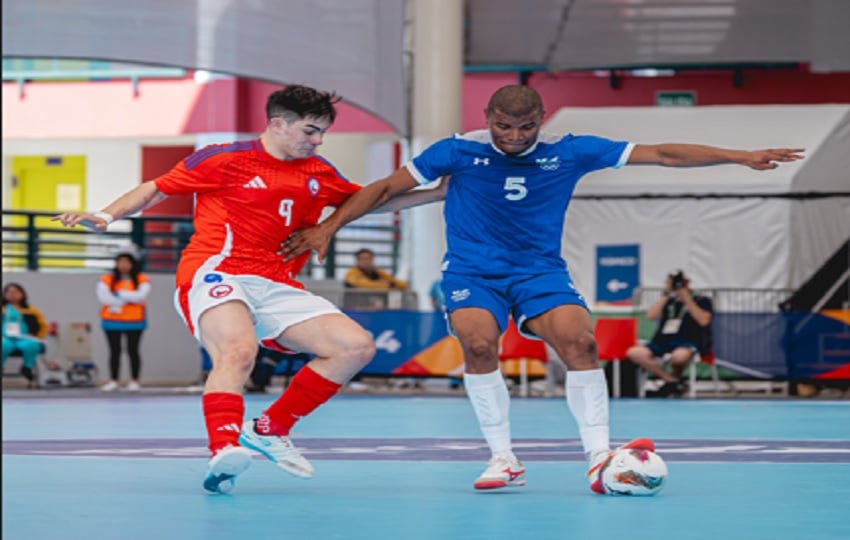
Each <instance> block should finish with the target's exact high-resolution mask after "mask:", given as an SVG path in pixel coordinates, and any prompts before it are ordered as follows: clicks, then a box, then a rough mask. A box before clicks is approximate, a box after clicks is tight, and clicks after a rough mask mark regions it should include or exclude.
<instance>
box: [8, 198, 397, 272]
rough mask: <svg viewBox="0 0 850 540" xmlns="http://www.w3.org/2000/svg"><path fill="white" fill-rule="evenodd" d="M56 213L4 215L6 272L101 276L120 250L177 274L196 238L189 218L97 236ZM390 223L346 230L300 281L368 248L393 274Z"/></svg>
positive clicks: (393, 225)
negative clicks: (65, 224) (58, 218)
mask: <svg viewBox="0 0 850 540" xmlns="http://www.w3.org/2000/svg"><path fill="white" fill-rule="evenodd" d="M56 213H57V212H55V211H51V212H45V211H41V212H39V211H29V210H3V212H2V216H3V226H2V230H3V238H2V242H3V250H2V267H3V270H4V271H7V270H31V271H86V270H91V271H101V270H103V269H104V268H111V267H112V265H113V260H114V257H115V254H116V253H117V252H118V251H119V250H121V249H125V248H130V247H132V248H133V250H134V251H136V252H137V253H138V255H139V258H140V259H141V262H142V267H143V268H144V270H145V271H146V272H153V273H173V272H174V271H175V270H176V268H177V262H178V260H179V258H180V253H181V252H182V251H183V248H185V247H186V246H187V245H188V243H189V240H190V238H191V237H192V233H193V232H194V228H193V226H192V218H190V217H163V216H140V217H132V218H127V219H122V220H118V221H116V222H115V223H114V224H113V225H111V226H110V228H109V231H107V232H104V233H95V232H92V231H89V230H87V229H83V228H80V227H75V228H72V229H68V228H64V227H61V226H59V225H58V224H57V223H55V222H52V221H50V218H52V217H53V216H54V215H56ZM388 223H390V224H388V225H378V224H369V223H366V224H360V225H354V224H351V225H348V226H346V227H344V228H343V229H341V230H340V231H339V233H338V234H337V236H336V237H335V238H333V239H332V240H331V244H330V246H329V248H328V254H327V257H326V259H325V261H324V263H323V264H319V262H318V260H317V258H316V257H311V259H310V260H309V261H308V263H307V264H306V265H305V266H304V268H303V269H302V271H301V274H300V276H301V277H311V278H318V279H322V278H327V279H336V277H335V276H336V275H337V273H338V271H344V270H346V269H347V268H348V267H349V266H351V264H352V263H353V260H354V253H355V252H356V251H357V250H358V249H359V248H360V247H363V246H364V245H365V246H368V247H370V248H372V249H374V250H375V252H376V253H377V254H379V255H380V256H381V257H383V258H384V259H385V261H384V262H387V265H386V267H387V268H391V270H392V272H393V273H395V272H396V270H397V268H398V258H399V253H400V252H399V248H398V238H399V237H400V234H401V229H400V224H399V223H398V221H397V220H391V221H389V222H388ZM386 259H388V260H386Z"/></svg>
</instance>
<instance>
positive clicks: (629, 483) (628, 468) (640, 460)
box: [602, 448, 667, 495]
mask: <svg viewBox="0 0 850 540" xmlns="http://www.w3.org/2000/svg"><path fill="white" fill-rule="evenodd" d="M666 482H667V464H666V463H664V460H663V459H661V456H659V455H658V454H656V453H655V452H650V451H649V450H640V449H638V448H621V449H619V450H616V451H615V452H614V456H613V457H612V458H611V461H610V462H609V463H608V465H607V466H605V467H604V469H603V470H602V486H603V487H604V488H605V492H606V493H610V494H616V495H655V494H656V493H658V492H659V491H661V488H663V487H664V484H665V483H666Z"/></svg>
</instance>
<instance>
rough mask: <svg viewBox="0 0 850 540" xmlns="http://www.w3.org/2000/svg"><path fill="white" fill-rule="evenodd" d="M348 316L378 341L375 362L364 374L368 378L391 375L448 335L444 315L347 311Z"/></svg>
mask: <svg viewBox="0 0 850 540" xmlns="http://www.w3.org/2000/svg"><path fill="white" fill-rule="evenodd" d="M345 314H346V315H348V316H349V317H351V318H352V319H354V320H355V321H356V322H357V323H359V324H360V325H361V326H362V327H363V328H365V329H366V330H368V331H369V333H371V334H372V337H373V338H374V340H375V348H376V351H375V358H373V359H372V361H371V362H369V364H368V365H367V366H366V367H365V368H363V370H362V371H361V373H363V374H364V375H371V374H375V375H387V374H390V373H392V372H393V370H395V369H396V368H398V367H399V366H401V365H402V364H404V363H405V362H406V361H407V360H409V359H410V358H412V357H414V356H416V355H417V354H419V353H420V352H421V351H422V350H423V349H425V348H426V347H428V346H429V345H432V344H433V343H435V342H436V341H438V340H440V339H442V338H444V337H446V336H447V335H448V330H447V329H446V321H445V319H444V317H443V315H442V313H429V312H419V311H366V310H364V311H355V310H346V312H345Z"/></svg>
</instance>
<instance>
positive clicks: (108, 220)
mask: <svg viewBox="0 0 850 540" xmlns="http://www.w3.org/2000/svg"><path fill="white" fill-rule="evenodd" d="M92 215H93V216H94V217H96V218H100V219H102V220H103V221H105V222H106V224H107V225H109V224H110V223H112V222H113V221H115V218H114V217H112V214H108V213H106V212H95V213H94V214H92Z"/></svg>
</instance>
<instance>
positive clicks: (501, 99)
mask: <svg viewBox="0 0 850 540" xmlns="http://www.w3.org/2000/svg"><path fill="white" fill-rule="evenodd" d="M497 110H498V111H500V112H502V113H504V114H507V115H509V116H525V115H527V114H531V113H534V112H538V111H539V112H541V113H542V112H543V100H542V99H541V98H540V94H538V93H537V90H535V89H534V88H531V87H530V86H525V85H522V84H512V85H509V86H503V87H501V88H499V89H498V90H496V91H495V92H494V93H493V95H492V96H490V101H489V103H487V113H493V112H495V111H497Z"/></svg>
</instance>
